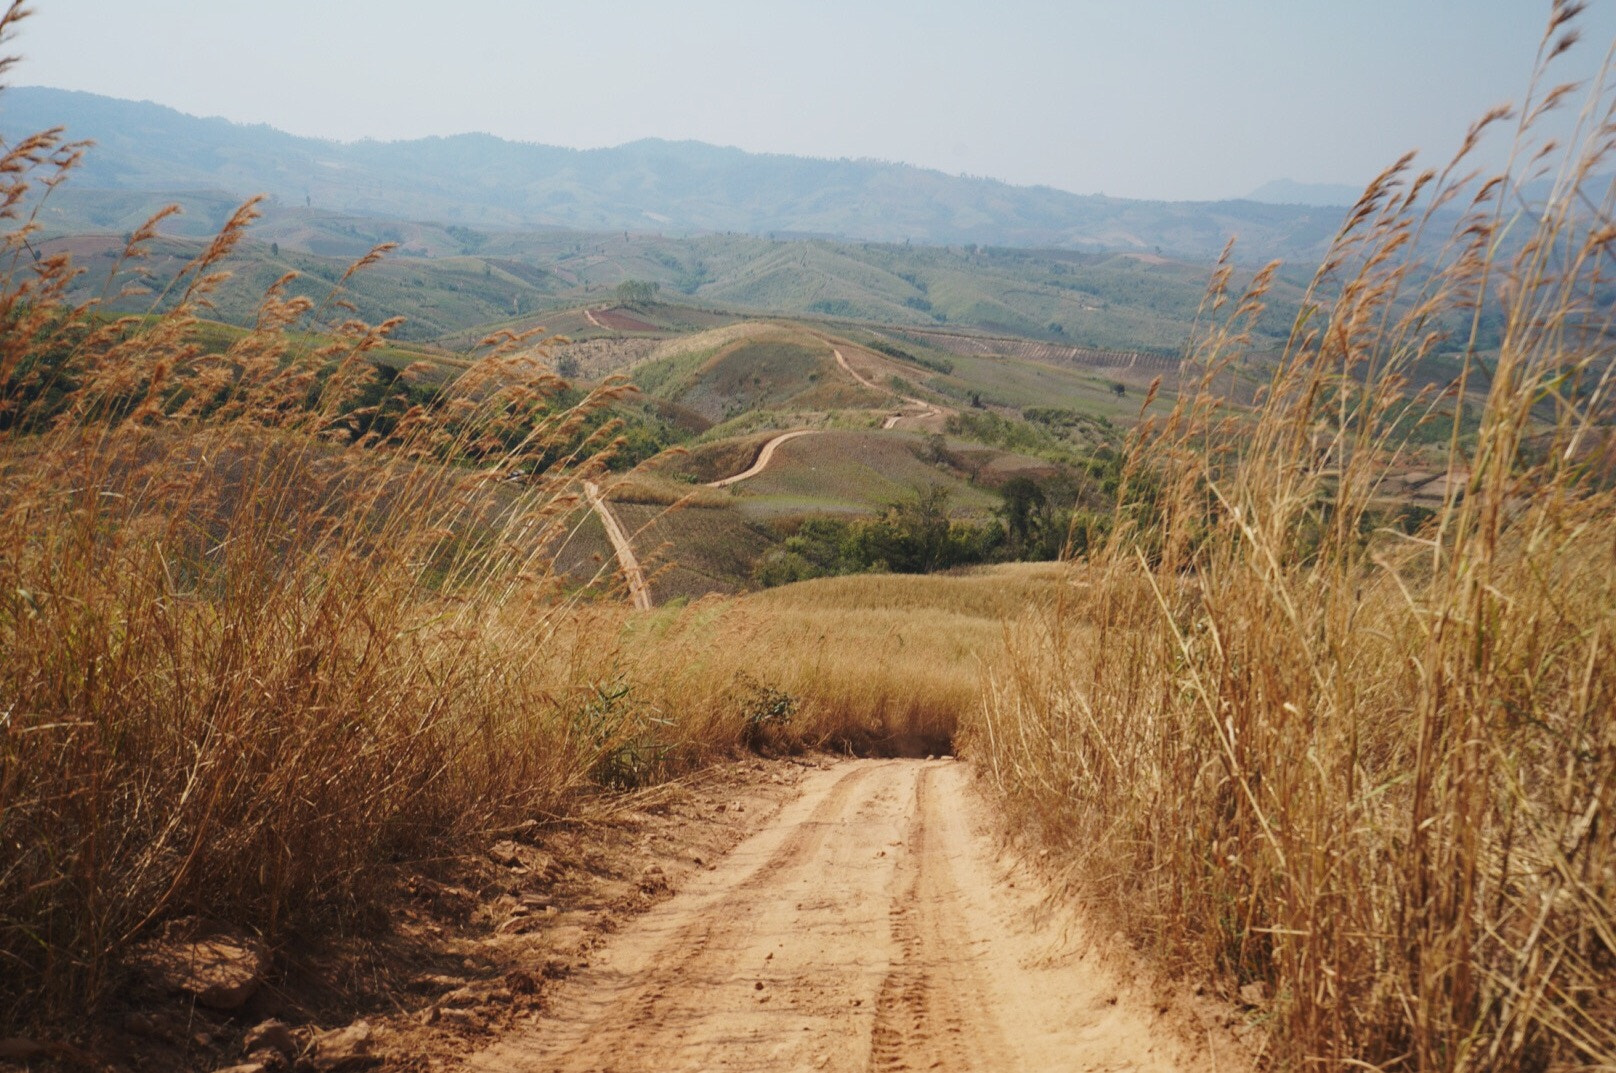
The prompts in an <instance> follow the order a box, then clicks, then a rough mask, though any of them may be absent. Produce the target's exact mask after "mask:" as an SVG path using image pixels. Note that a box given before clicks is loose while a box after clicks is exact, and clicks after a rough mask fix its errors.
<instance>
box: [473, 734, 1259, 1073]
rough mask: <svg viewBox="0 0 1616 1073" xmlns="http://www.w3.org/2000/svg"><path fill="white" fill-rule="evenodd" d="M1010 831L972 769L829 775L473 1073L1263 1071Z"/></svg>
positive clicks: (859, 767)
mask: <svg viewBox="0 0 1616 1073" xmlns="http://www.w3.org/2000/svg"><path fill="white" fill-rule="evenodd" d="M991 815H992V814H991V810H990V806H989V805H988V804H987V802H986V801H985V800H983V799H982V798H981V797H980V796H979V794H978V791H977V790H976V787H975V786H974V784H973V780H972V778H971V769H970V766H969V765H967V764H963V763H956V762H954V761H952V760H948V759H944V760H935V761H926V762H920V761H914V760H852V761H844V762H840V763H836V764H832V765H828V766H827V767H825V768H824V769H822V770H820V771H817V772H815V773H814V774H813V775H811V776H810V777H809V778H808V779H807V780H805V781H804V783H803V784H802V793H801V795H800V796H799V797H797V798H795V799H794V800H791V801H789V802H787V803H786V804H785V805H784V806H783V807H782V808H781V809H780V811H779V812H778V813H776V814H775V816H774V817H773V818H772V819H771V820H770V821H768V822H767V823H766V825H765V826H764V827H763V828H762V829H761V830H759V831H758V832H757V833H755V834H754V835H753V836H752V837H751V838H749V839H748V840H747V841H745V842H743V843H742V844H741V845H740V846H738V847H737V848H736V849H735V850H734V851H733V852H732V853H730V854H729V855H728V856H727V857H726V858H724V859H723V860H721V861H719V862H718V863H717V864H716V866H715V867H714V868H713V869H712V870H710V871H700V872H697V873H695V874H694V876H693V877H692V880H691V881H690V883H689V884H688V885H687V887H686V888H685V889H684V890H683V891H681V892H679V893H677V894H676V895H675V896H674V897H673V898H671V899H669V900H668V901H665V902H663V903H661V904H660V905H657V906H655V907H654V908H652V909H651V910H649V911H648V912H647V913H646V914H645V915H644V916H642V917H640V918H639V919H637V920H635V921H633V922H632V923H630V924H628V925H627V926H626V927H624V928H623V929H622V930H621V931H618V932H616V933H615V934H614V935H612V937H611V938H610V939H608V940H607V941H606V943H605V945H604V946H603V947H601V948H599V949H597V950H596V951H595V952H594V953H592V954H591V955H590V957H589V961H588V965H587V967H585V968H582V969H580V970H579V971H578V972H576V973H575V974H574V975H573V976H571V977H570V978H569V979H567V980H566V981H565V982H564V983H563V984H560V985H557V988H556V991H555V992H554V995H553V999H552V1001H551V1002H550V1003H549V1004H548V1007H547V1009H546V1010H545V1011H544V1012H543V1013H541V1014H540V1015H538V1017H536V1018H535V1019H534V1020H533V1021H532V1022H530V1023H529V1024H527V1025H525V1026H522V1027H518V1028H516V1029H515V1030H514V1031H513V1032H511V1033H510V1034H509V1035H507V1036H506V1037H505V1038H504V1039H502V1040H500V1041H498V1042H497V1043H495V1044H494V1045H493V1046H492V1047H490V1048H489V1049H488V1050H485V1051H483V1052H481V1053H480V1054H477V1055H474V1056H472V1057H471V1058H470V1060H469V1061H468V1063H467V1066H466V1068H467V1069H469V1070H475V1071H481V1073H494V1071H499V1073H537V1071H541V1070H542V1071H547V1073H586V1071H589V1073H593V1071H608V1070H610V1071H615V1073H637V1071H652V1070H655V1071H657V1073H680V1071H690V1073H694V1071H698V1070H699V1071H712V1070H814V1071H824V1073H854V1071H859V1073H864V1071H868V1070H875V1071H887V1070H900V1069H916V1070H932V1069H935V1070H943V1071H945V1073H946V1071H961V1070H1004V1071H1007V1073H1008V1071H1034V1070H1062V1071H1065V1070H1082V1069H1129V1070H1133V1071H1135V1073H1167V1071H1169V1070H1183V1069H1209V1070H1210V1069H1217V1068H1220V1067H1221V1069H1222V1070H1224V1071H1225V1073H1228V1071H1229V1070H1231V1069H1233V1070H1238V1069H1240V1068H1242V1066H1243V1063H1242V1062H1241V1061H1240V1059H1239V1057H1238V1055H1237V1053H1235V1052H1233V1051H1232V1050H1231V1049H1228V1048H1227V1045H1220V1044H1218V1043H1215V1042H1214V1041H1213V1040H1212V1039H1211V1037H1210V1035H1209V1034H1207V1035H1204V1036H1203V1038H1202V1039H1201V1040H1199V1041H1198V1044H1199V1045H1196V1044H1190V1043H1185V1042H1183V1040H1182V1037H1181V1036H1179V1035H1178V1034H1177V1033H1176V1032H1175V1031H1173V1030H1172V1029H1171V1028H1170V1027H1169V1022H1168V1021H1167V1020H1165V1019H1164V1017H1163V1015H1162V1014H1161V1013H1160V1012H1159V1005H1160V1004H1159V1003H1158V1002H1157V1001H1154V1000H1153V996H1151V995H1149V994H1148V993H1135V992H1134V991H1133V990H1132V989H1130V988H1127V987H1121V988H1119V986H1118V983H1117V980H1116V978H1115V977H1114V976H1113V975H1112V974H1111V973H1110V972H1108V971H1107V970H1106V969H1105V968H1103V967H1102V966H1101V964H1100V963H1099V962H1100V959H1099V957H1098V956H1097V955H1095V954H1093V953H1092V946H1091V944H1090V943H1089V941H1088V940H1087V938H1086V937H1085V936H1084V935H1083V934H1082V932H1084V931H1085V930H1086V929H1084V928H1083V927H1081V926H1080V925H1078V924H1076V923H1074V922H1072V921H1070V920H1063V919H1061V918H1060V917H1061V914H1059V913H1056V912H1055V911H1054V910H1053V909H1052V908H1051V907H1050V905H1049V903H1048V901H1047V899H1046V897H1045V890H1044V888H1043V887H1042V885H1041V883H1040V882H1039V881H1038V880H1037V879H1036V877H1035V876H1033V875H1032V874H1031V873H1030V872H1029V871H1027V870H1026V869H1025V868H1024V867H1022V866H1019V865H1017V864H1016V863H1015V862H1014V861H1012V860H1011V859H1009V858H1008V857H1007V856H1004V855H1001V853H1000V852H999V851H998V850H997V849H996V847H995V843H996V837H997V836H996V835H995V833H994V832H995V831H996V828H995V827H994V826H993V820H992V818H991ZM1052 917H1053V918H1054V919H1052ZM1141 990H1144V989H1141ZM1198 1034H1200V1033H1198ZM1209 1047H1216V1048H1217V1053H1216V1054H1215V1055H1214V1054H1209V1053H1206V1051H1207V1048H1209ZM1197 1052H1200V1053H1197Z"/></svg>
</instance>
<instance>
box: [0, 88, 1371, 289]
mask: <svg viewBox="0 0 1616 1073" xmlns="http://www.w3.org/2000/svg"><path fill="white" fill-rule="evenodd" d="M58 125H60V126H65V127H66V128H67V130H68V134H69V136H70V137H73V138H88V139H93V140H94V141H95V142H96V146H95V148H94V149H93V150H92V151H91V152H90V153H89V154H88V156H87V157H86V160H85V164H84V166H83V168H82V169H81V171H80V173H79V174H78V175H77V176H76V177H75V178H74V180H73V186H74V187H76V188H79V189H86V188H96V189H104V190H118V191H145V192H162V191H174V192H198V191H213V192H219V193H225V194H230V195H234V196H238V197H240V196H246V195H248V194H253V193H267V194H269V195H270V196H271V197H272V198H274V199H276V200H277V201H278V202H280V203H281V204H282V205H285V206H287V207H291V206H297V207H300V208H301V207H311V208H314V209H323V210H327V211H332V212H338V213H348V214H356V215H365V216H376V217H392V218H399V219H410V220H423V221H435V222H439V223H444V224H461V225H470V226H476V227H481V228H499V229H517V230H520V229H533V228H543V227H564V228H572V229H581V230H588V231H606V230H626V231H632V232H639V233H647V232H666V233H669V234H698V233H724V232H742V233H746V234H753V235H773V236H776V237H808V236H817V237H827V238H838V239H846V240H855V241H858V240H863V241H874V242H900V243H901V242H906V241H907V242H915V243H924V244H931V245H952V246H965V245H970V244H976V245H981V246H1011V247H1044V248H1052V249H1075V250H1131V251H1135V252H1141V253H1147V254H1148V253H1162V254H1164V255H1169V256H1176V257H1183V258H1188V259H1192V260H1198V261H1206V260H1209V259H1211V258H1213V257H1215V256H1216V255H1217V253H1218V252H1219V251H1220V250H1221V249H1222V248H1223V246H1224V244H1225V242H1227V241H1228V239H1229V237H1230V236H1231V235H1237V236H1239V239H1240V244H1239V246H1238V247H1237V249H1238V251H1239V254H1240V257H1241V259H1243V260H1245V261H1259V260H1267V259H1269V258H1272V257H1282V258H1286V259H1289V260H1293V261H1304V262H1306V261H1312V260H1316V259H1317V257H1318V256H1319V255H1320V254H1321V253H1322V252H1323V250H1324V247H1325V245H1326V244H1327V242H1328V241H1329V239H1330V237H1331V236H1332V235H1333V234H1334V232H1335V230H1336V228H1337V226H1338V224H1339V223H1340V220H1341V217H1342V215H1343V214H1342V211H1341V209H1340V208H1338V207H1333V206H1331V205H1316V204H1269V203H1265V202H1264V200H1239V201H1216V202H1162V201H1140V200H1130V199H1126V198H1115V197H1105V196H1101V195H1094V196H1083V195H1078V194H1072V193H1068V192H1066V191H1062V190H1056V189H1052V188H1050V187H1021V186H1012V185H1010V184H1007V183H1002V182H997V181H994V180H990V179H977V178H965V177H959V176H951V175H946V174H944V173H942V172H939V171H931V170H927V169H924V168H918V167H912V166H910V165H905V164H891V163H884V162H878V161H871V160H845V159H844V160H818V159H810V158H806V157H794V156H783V155H773V154H757V153H747V152H743V151H741V150H739V149H732V148H720V147H717V146H712V145H706V144H703V143H700V142H669V141H660V140H645V141H638V142H632V143H630V144H628V145H622V146H617V147H615V148H610V149H590V150H578V149H563V148H556V147H554V146H545V145H536V144H531V143H525V142H511V141H506V140H503V139H500V138H496V137H493V136H492V135H488V134H462V135H456V136H454V137H447V138H422V139H418V140H414V141H402V142H375V141H361V142H352V143H344V142H332V141H322V140H319V139H314V138H302V137H297V136H294V135H291V134H286V133H284V132H282V131H278V130H275V129H274V128H271V127H268V126H263V125H256V126H249V125H243V124H238V123H232V122H229V121H227V120H223V119H200V118H197V117H194V116H189V115H185V114H183V113H181V112H177V111H175V110H174V109H171V108H166V107H163V106H161V105H156V104H152V103H149V102H135V101H125V100H118V99H115V98H111V97H102V96H98V95H95V94H90V93H79V92H73V91H68V90H57V89H47V88H41V87H13V88H8V89H6V90H5V91H4V92H3V93H0V134H4V135H5V136H6V137H7V138H15V137H16V136H18V135H20V134H24V133H32V132H33V131H36V130H40V129H44V128H47V127H53V126H58ZM1275 185H1276V184H1269V186H1266V187H1264V188H1263V189H1262V190H1260V191H1258V192H1257V193H1258V194H1259V195H1264V198H1265V200H1281V199H1285V200H1289V198H1282V197H1281V195H1285V194H1286V191H1287V190H1289V189H1290V188H1289V187H1284V188H1282V189H1280V190H1279V194H1278V195H1275V196H1273V197H1269V196H1268V195H1272V194H1274V191H1273V190H1271V189H1270V188H1271V187H1274V186H1275ZM1313 200H1316V199H1313ZM1351 200H1352V199H1351V198H1348V199H1347V200H1346V202H1345V203H1350V201H1351Z"/></svg>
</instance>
